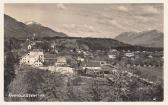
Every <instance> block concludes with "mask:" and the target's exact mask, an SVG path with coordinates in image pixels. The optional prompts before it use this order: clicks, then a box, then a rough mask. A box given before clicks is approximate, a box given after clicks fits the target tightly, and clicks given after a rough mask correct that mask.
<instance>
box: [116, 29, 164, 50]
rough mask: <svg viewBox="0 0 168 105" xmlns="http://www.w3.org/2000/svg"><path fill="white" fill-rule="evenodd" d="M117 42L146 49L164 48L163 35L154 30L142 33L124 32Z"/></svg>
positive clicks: (117, 38)
mask: <svg viewBox="0 0 168 105" xmlns="http://www.w3.org/2000/svg"><path fill="white" fill-rule="evenodd" d="M115 39H116V40H118V41H121V42H124V43H127V44H131V45H140V46H145V47H163V33H162V32H160V31H158V30H156V29H154V30H147V31H142V32H123V33H121V34H120V35H118V36H117V37H116V38H115Z"/></svg>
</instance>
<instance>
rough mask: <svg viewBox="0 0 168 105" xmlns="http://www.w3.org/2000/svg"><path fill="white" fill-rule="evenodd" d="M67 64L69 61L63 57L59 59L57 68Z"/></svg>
mask: <svg viewBox="0 0 168 105" xmlns="http://www.w3.org/2000/svg"><path fill="white" fill-rule="evenodd" d="M66 64H67V60H66V58H65V57H63V56H59V57H57V62H56V63H55V65H56V66H64V65H66Z"/></svg>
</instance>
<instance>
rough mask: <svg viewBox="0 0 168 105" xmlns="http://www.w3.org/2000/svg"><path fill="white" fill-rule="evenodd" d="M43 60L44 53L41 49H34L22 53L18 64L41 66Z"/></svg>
mask: <svg viewBox="0 0 168 105" xmlns="http://www.w3.org/2000/svg"><path fill="white" fill-rule="evenodd" d="M43 62H44V53H43V52H42V51H38V50H34V51H30V52H29V53H28V54H26V55H24V56H23V57H22V58H21V60H20V64H27V65H32V66H37V67H38V66H43Z"/></svg>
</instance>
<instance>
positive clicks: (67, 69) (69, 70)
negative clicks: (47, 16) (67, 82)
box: [48, 66, 74, 75]
mask: <svg viewBox="0 0 168 105" xmlns="http://www.w3.org/2000/svg"><path fill="white" fill-rule="evenodd" d="M48 70H49V71H51V72H59V73H61V74H64V75H73V74H74V70H73V68H71V67H58V66H49V67H48Z"/></svg>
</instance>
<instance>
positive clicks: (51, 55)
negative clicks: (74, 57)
mask: <svg viewBox="0 0 168 105" xmlns="http://www.w3.org/2000/svg"><path fill="white" fill-rule="evenodd" d="M44 58H52V59H56V58H57V55H56V54H49V53H47V54H44Z"/></svg>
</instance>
